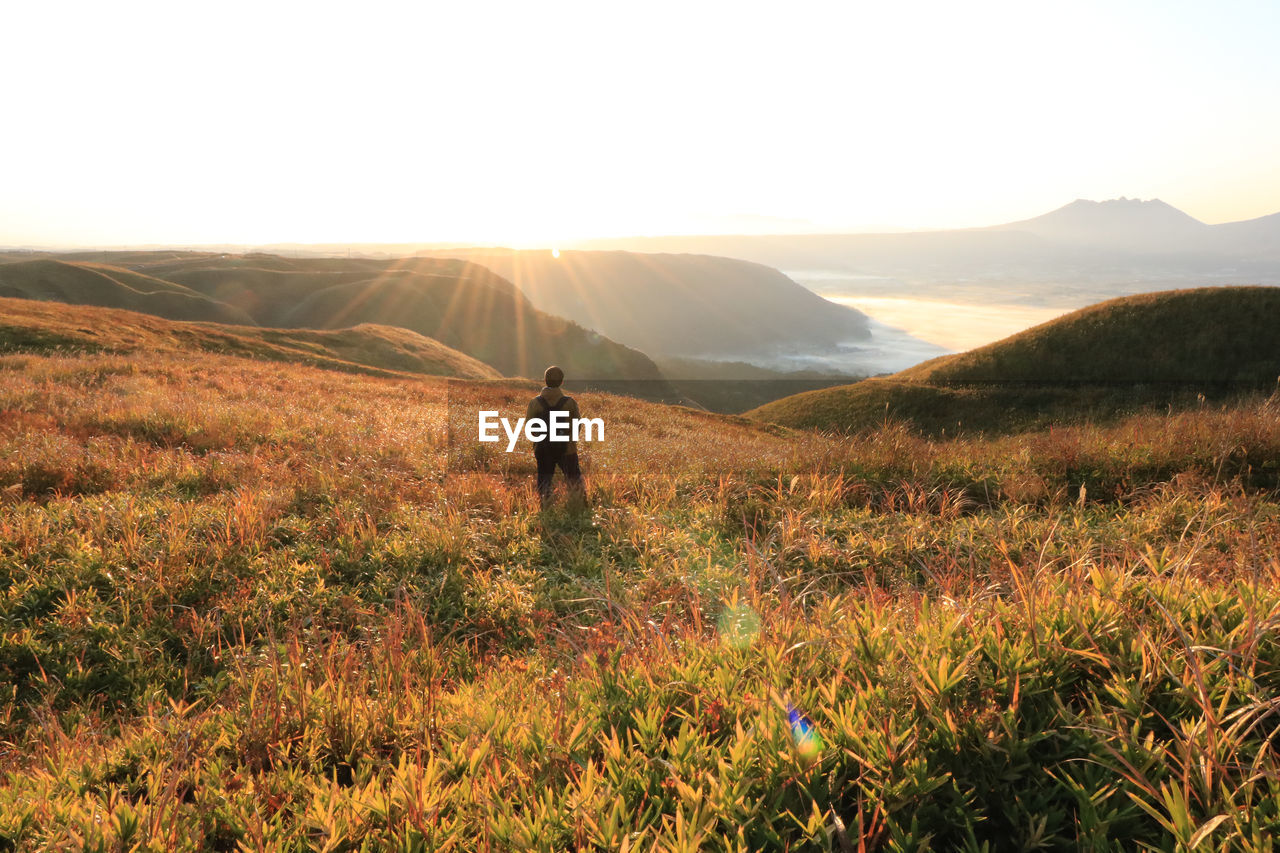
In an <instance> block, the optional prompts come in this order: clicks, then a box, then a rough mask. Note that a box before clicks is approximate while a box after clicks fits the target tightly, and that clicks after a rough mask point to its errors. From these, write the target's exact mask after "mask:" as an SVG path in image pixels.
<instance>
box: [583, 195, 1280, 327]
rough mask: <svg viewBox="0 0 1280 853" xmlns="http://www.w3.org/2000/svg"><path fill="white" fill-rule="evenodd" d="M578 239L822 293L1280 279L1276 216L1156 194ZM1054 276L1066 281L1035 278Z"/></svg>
mask: <svg viewBox="0 0 1280 853" xmlns="http://www.w3.org/2000/svg"><path fill="white" fill-rule="evenodd" d="M574 247H575V248H582V249H594V250H606V249H609V250H617V249H625V250H629V251H639V252H693V253H706V254H712V255H720V256H724V257H729V258H740V259H743V260H749V261H754V262H756V263H761V264H767V265H769V266H772V267H775V268H777V269H779V270H782V271H784V272H785V273H787V275H789V276H791V277H792V278H795V279H796V280H797V281H802V282H804V283H805V284H806V285H809V286H813V287H814V288H815V289H816V290H818V292H820V293H822V292H827V291H826V290H825V289H824V287H823V286H822V285H821V284H820V283H813V282H810V281H809V280H808V279H807V278H806V274H807V273H809V272H813V271H820V272H822V273H823V274H824V275H828V276H830V274H831V273H846V274H848V275H849V276H850V277H851V278H849V279H848V280H846V281H837V283H836V284H835V285H834V288H836V289H838V290H840V291H842V292H844V291H847V290H848V289H849V287H850V284H849V282H850V281H854V282H856V286H857V288H858V290H859V291H860V292H864V293H876V294H882V295H911V294H912V293H913V291H921V292H927V293H929V294H930V296H931V298H948V297H947V294H948V293H949V292H954V293H956V296H955V297H951V298H968V297H969V296H970V295H972V294H973V293H974V292H975V291H977V290H980V289H982V287H981V286H982V285H985V284H994V285H997V286H999V287H1001V288H1008V287H1017V288H1019V290H1020V291H1021V292H1023V295H1024V296H1026V295H1030V294H1029V293H1028V292H1027V291H1034V292H1035V297H1036V299H1037V300H1042V299H1043V300H1049V301H1054V302H1066V303H1068V304H1072V303H1074V304H1076V305H1079V304H1082V303H1081V302H1080V297H1083V298H1085V299H1104V298H1107V297H1108V296H1117V295H1123V294H1126V293H1133V292H1141V291H1151V290H1164V289H1168V288H1170V287H1177V286H1194V285H1203V284H1280V214H1273V215H1270V216H1263V217H1259V218H1258V219H1251V220H1246V221H1243V222H1230V223H1225V224H1221V225H1207V224H1205V223H1203V222H1200V221H1199V220H1197V219H1195V218H1193V217H1191V216H1188V215H1187V214H1185V213H1183V212H1182V211H1180V210H1178V209H1176V208H1174V207H1172V206H1170V205H1168V204H1166V203H1165V202H1163V201H1160V200H1158V199H1152V200H1148V201H1140V200H1137V199H1125V198H1121V199H1113V200H1110V201H1101V202H1096V201H1086V200H1083V199H1081V200H1077V201H1074V202H1072V203H1071V204H1068V205H1066V206H1064V207H1062V208H1059V209H1058V210H1054V211H1051V212H1049V213H1046V214H1044V215H1043V216H1037V217H1034V218H1032V219H1026V220H1022V221H1019V222H1010V223H1006V224H1003V225H994V226H990V227H987V228H973V229H964V230H950V231H918V232H911V233H902V234H771V235H706V236H672V237H640V238H629V239H609V240H589V241H583V242H579V243H575V244H574ZM1048 284H1052V285H1058V284H1062V285H1066V288H1064V289H1058V288H1052V289H1049V288H1038V286H1039V285H1048ZM975 285H977V286H978V287H975Z"/></svg>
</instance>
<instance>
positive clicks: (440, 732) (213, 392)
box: [0, 343, 1280, 851]
mask: <svg viewBox="0 0 1280 853" xmlns="http://www.w3.org/2000/svg"><path fill="white" fill-rule="evenodd" d="M459 389H461V390H459ZM467 389H471V391H470V392H468V390H467ZM570 390H571V391H572V389H570ZM467 393H474V394H475V395H476V398H477V399H479V398H480V397H483V396H485V395H488V396H490V397H491V396H492V395H495V394H497V395H499V396H503V395H505V397H504V399H509V400H510V401H511V402H512V404H520V403H522V401H523V399H524V398H525V397H526V396H527V395H528V393H529V392H528V389H527V388H526V387H525V386H524V385H521V384H518V383H512V384H506V385H504V384H501V383H497V384H495V383H488V384H477V385H473V386H472V385H465V384H462V385H460V384H458V383H446V382H445V381H444V380H439V379H415V378H410V377H399V378H392V377H376V376H364V375H353V374H349V373H342V372H335V371H326V370H321V369H317V368H315V367H309V366H304V365H296V364H286V363H267V362H263V361H257V360H252V359H248V358H239V357H233V356H230V355H221V354H210V353H202V354H197V353H190V352H181V351H167V352H155V353H146V352H134V353H132V354H127V355H126V354H120V353H113V352H97V353H94V352H66V351H57V350H56V349H53V348H51V347H45V348H43V349H42V348H41V346H39V345H38V343H32V344H30V345H29V346H28V347H26V351H24V352H20V353H12V354H8V355H4V356H0V631H2V632H3V633H2V634H0V691H3V693H4V694H5V700H4V701H3V703H2V704H0V709H2V716H0V769H2V770H3V773H4V774H5V775H4V784H3V785H2V786H0V834H2V835H3V838H4V839H5V840H7V842H8V843H7V845H6V844H5V841H0V846H8V847H9V848H10V849H24V850H25V849H90V850H133V849H147V850H202V849H214V850H232V849H237V848H239V849H246V850H304V849H306V850H310V849H315V850H374V849H397V850H459V851H475V850H525V849H540V850H566V849H572V850H664V851H667V850H740V851H748V850H840V851H844V850H861V849H868V850H931V849H937V850H941V849H956V850H983V849H988V850H1014V849H1018V850H1021V849H1057V850H1067V849H1094V850H1111V849H1116V850H1132V849H1140V848H1143V847H1147V848H1151V849H1162V850H1164V849H1197V850H1257V851H1261V850H1271V849H1272V844H1273V842H1272V840H1271V838H1272V836H1273V834H1274V833H1275V832H1276V831H1277V830H1278V829H1280V755H1278V754H1277V751H1276V742H1277V736H1278V735H1280V716H1278V715H1277V714H1276V711H1277V708H1278V707H1280V644H1277V642H1276V635H1277V629H1278V628H1280V592H1278V591H1277V588H1276V580H1277V574H1280V559H1278V558H1277V553H1278V550H1280V504H1278V502H1277V482H1278V478H1280V468H1278V467H1277V465H1278V460H1280V415H1278V413H1277V410H1276V408H1275V407H1274V404H1271V403H1260V404H1256V405H1250V406H1246V407H1240V408H1234V409H1228V410H1219V409H1215V408H1213V407H1202V408H1199V409H1196V410H1194V411H1188V412H1184V413H1180V414H1174V415H1143V416H1137V417H1134V418H1130V419H1128V420H1125V421H1123V422H1120V423H1117V424H1113V425H1110V426H1107V427H1105V428H1104V427H1090V426H1078V427H1072V428H1065V429H1052V430H1045V431H1042V432H1036V433H1028V434H1024V435H1021V436H1017V437H1009V438H1001V439H993V440H979V439H954V440H948V441H939V440H926V439H924V438H921V437H919V436H918V435H915V434H913V433H912V432H910V431H909V430H907V429H905V428H903V427H901V426H898V425H894V424H886V425H885V426H883V427H882V428H880V429H878V430H876V431H873V432H871V433H868V434H865V435H862V436H859V437H857V438H856V439H836V438H831V437H824V436H820V435H818V434H816V433H806V432H788V431H786V430H783V429H780V428H777V427H768V426H764V425H758V424H753V423H751V422H748V421H745V420H741V419H733V418H721V417H718V416H713V415H707V414H704V413H698V412H693V411H690V410H686V409H678V408H668V407H662V406H658V405H651V404H646V403H638V402H634V401H629V400H621V399H618V398H611V397H607V396H604V395H595V394H581V395H576V396H578V398H579V400H580V402H581V404H582V408H583V412H584V414H586V415H590V416H597V415H598V416H602V417H604V418H605V420H606V423H607V424H608V425H609V426H608V428H609V430H610V431H609V432H607V433H606V436H607V441H606V443H605V445H604V446H602V447H600V448H598V449H596V450H594V451H593V453H592V459H591V469H590V471H589V476H590V489H591V508H590V509H589V511H588V512H586V513H585V514H575V513H573V512H571V511H569V510H567V509H562V508H557V509H553V510H550V511H548V512H547V513H542V514H540V513H539V512H538V511H537V509H536V507H537V501H536V498H535V496H534V495H533V492H532V489H531V473H532V464H531V460H530V459H529V458H528V457H527V455H521V456H519V457H518V458H515V459H511V458H507V457H506V455H505V454H496V455H488V456H486V455H483V454H477V455H476V456H475V457H474V459H472V460H471V464H469V465H468V466H465V467H456V466H455V467H452V468H450V467H448V466H447V465H446V459H447V455H448V451H449V447H448V446H447V442H446V430H445V425H446V419H447V415H448V411H447V409H448V406H450V405H455V404H458V403H459V396H462V397H465V396H466V394H467ZM461 402H462V403H465V402H466V401H465V400H462V401H461Z"/></svg>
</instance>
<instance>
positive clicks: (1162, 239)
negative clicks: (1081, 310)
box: [991, 198, 1212, 252]
mask: <svg viewBox="0 0 1280 853" xmlns="http://www.w3.org/2000/svg"><path fill="white" fill-rule="evenodd" d="M991 230H996V231H1021V232H1025V233H1027V234H1035V235H1036V236H1038V237H1044V238H1047V239H1050V240H1054V241H1057V242H1060V243H1076V244H1083V245H1088V246H1103V247H1107V248H1111V249H1124V250H1130V251H1173V252H1176V251H1185V250H1186V249H1187V248H1188V246H1191V247H1193V248H1201V247H1202V246H1203V245H1204V244H1206V242H1207V241H1208V240H1209V235H1210V233H1211V230H1212V226H1209V225H1206V224H1204V223H1203V222H1201V221H1200V220H1198V219H1194V218H1193V217H1191V216H1188V215H1187V214H1185V213H1183V212H1182V211H1181V210H1178V209H1177V208H1176V207H1172V206H1170V205H1168V204H1165V203H1164V202H1163V201H1160V200H1159V199H1151V200H1149V201H1142V200H1139V199H1136V198H1118V199H1111V200H1110V201H1088V200H1086V199H1076V200H1075V201H1073V202H1071V203H1070V204H1068V205H1065V206H1063V207H1060V208H1058V209H1057V210H1054V211H1051V212H1050V213H1046V214H1044V215H1043V216H1037V217H1035V218H1034V219H1025V220H1022V221H1021V222H1012V223H1009V224H1008V225H997V226H995V227H994V228H992V229H991Z"/></svg>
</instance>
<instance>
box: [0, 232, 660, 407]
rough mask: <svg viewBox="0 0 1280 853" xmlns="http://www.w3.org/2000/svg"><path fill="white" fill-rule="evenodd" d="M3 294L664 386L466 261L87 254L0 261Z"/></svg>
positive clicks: (604, 343) (510, 371) (643, 359)
mask: <svg viewBox="0 0 1280 853" xmlns="http://www.w3.org/2000/svg"><path fill="white" fill-rule="evenodd" d="M144 286H145V287H146V288H148V289H147V290H146V291H143V290H140V289H139V288H142V287H144ZM0 289H2V293H3V295H6V296H12V297H22V298H36V299H50V300H57V301H62V302H71V303H73V304H99V305H104V306H105V307H116V308H127V309H129V310H135V311H142V312H145V313H150V314H156V315H158V316H165V317H170V318H172V319H182V320H206V321H212V322H221V323H241V324H245V325H262V326H273V327H286V328H293V329H297V328H307V329H345V328H349V327H352V326H359V325H362V324H369V323H372V324H376V325H382V326H396V327H400V328H403V329H408V330H410V331H413V332H417V333H418V334H420V335H423V336H426V337H430V338H434V339H435V340H437V341H440V342H441V343H443V344H445V345H447V346H449V347H452V348H453V349H457V350H460V351H462V352H464V353H466V354H467V355H469V356H471V357H473V358H476V359H478V360H480V361H482V362H484V363H486V364H488V365H490V366H491V367H493V368H495V369H496V370H497V371H499V372H500V373H502V374H505V375H510V376H524V377H536V376H541V374H542V371H543V369H544V368H545V367H546V366H547V365H548V364H552V363H557V364H560V365H561V366H562V367H564V368H565V370H566V371H568V372H569V374H570V375H571V376H574V377H578V378H580V379H582V380H587V381H590V380H601V381H617V380H644V381H646V382H650V383H653V382H659V383H660V382H661V381H662V376H661V373H660V372H659V371H658V368H657V367H656V365H654V363H653V362H652V361H651V360H650V359H649V358H648V357H647V356H646V355H644V354H643V353H641V352H638V351H636V350H634V349H631V348H628V347H625V346H623V345H621V344H618V343H616V342H614V341H612V340H610V339H608V338H606V337H604V336H602V335H600V334H598V333H596V332H594V331H592V330H590V329H585V328H583V327H581V326H579V325H577V324H576V323H573V322H571V321H569V320H565V319H563V318H561V317H558V316H553V315H550V314H546V313H544V312H542V311H539V310H538V309H537V308H535V307H534V306H533V305H532V304H531V303H530V302H529V300H528V299H527V298H526V297H525V296H524V294H522V293H521V292H520V291H519V290H518V289H517V288H515V287H514V286H513V285H512V284H511V283H510V282H508V281H506V280H504V279H502V278H500V277H499V276H497V275H495V274H494V273H493V272H491V271H489V270H488V269H485V268H484V267H481V266H478V265H475V264H470V263H467V262H465V261H459V260H449V259H437V258H411V259H403V260H395V261H387V260H373V259H366V258H283V257H280V256H277V255H269V254H262V253H250V254H246V255H231V254H218V253H208V252H174V251H160V252H137V251H129V252H82V253H75V254H71V255H67V256H63V259H58V258H40V259H35V260H29V261H17V262H13V263H9V264H0Z"/></svg>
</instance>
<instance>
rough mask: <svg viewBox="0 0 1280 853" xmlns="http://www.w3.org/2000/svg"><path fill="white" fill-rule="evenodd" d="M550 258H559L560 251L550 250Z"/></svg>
mask: <svg viewBox="0 0 1280 853" xmlns="http://www.w3.org/2000/svg"><path fill="white" fill-rule="evenodd" d="M551 257H553V258H558V257H560V250H559V249H552V250H551Z"/></svg>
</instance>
